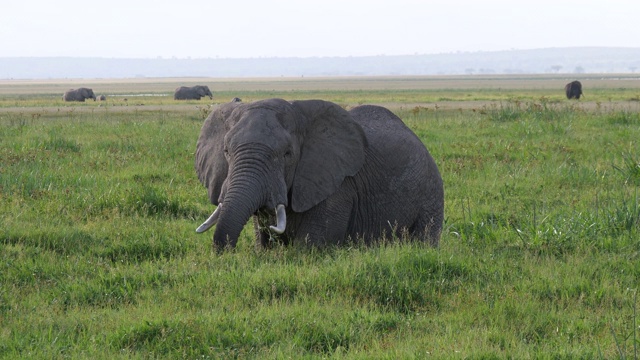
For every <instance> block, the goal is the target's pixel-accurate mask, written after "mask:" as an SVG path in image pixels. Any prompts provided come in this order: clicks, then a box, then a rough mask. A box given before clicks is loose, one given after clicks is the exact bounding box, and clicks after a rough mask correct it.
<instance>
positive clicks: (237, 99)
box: [231, 97, 242, 102]
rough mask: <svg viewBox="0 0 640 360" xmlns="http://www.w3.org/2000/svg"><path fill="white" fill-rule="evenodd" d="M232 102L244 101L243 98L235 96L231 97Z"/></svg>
mask: <svg viewBox="0 0 640 360" xmlns="http://www.w3.org/2000/svg"><path fill="white" fill-rule="evenodd" d="M231 102H242V99H240V98H239V97H234V98H233V99H231Z"/></svg>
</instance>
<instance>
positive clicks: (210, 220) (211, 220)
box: [196, 205, 221, 234]
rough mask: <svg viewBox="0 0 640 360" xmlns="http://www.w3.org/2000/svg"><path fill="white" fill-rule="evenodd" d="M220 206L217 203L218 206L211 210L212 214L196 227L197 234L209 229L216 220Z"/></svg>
mask: <svg viewBox="0 0 640 360" xmlns="http://www.w3.org/2000/svg"><path fill="white" fill-rule="evenodd" d="M220 206H221V205H218V207H217V208H216V209H215V210H214V211H213V214H211V216H209V218H208V219H207V220H205V222H203V223H202V225H200V226H198V228H197V229H196V232H197V233H198V234H200V233H203V232H205V231H207V230H209V229H211V227H212V226H213V225H215V224H216V223H217V222H218V216H219V215H220Z"/></svg>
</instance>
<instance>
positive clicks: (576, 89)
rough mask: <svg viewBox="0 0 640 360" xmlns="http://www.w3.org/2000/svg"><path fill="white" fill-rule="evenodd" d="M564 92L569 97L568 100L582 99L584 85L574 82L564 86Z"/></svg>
mask: <svg viewBox="0 0 640 360" xmlns="http://www.w3.org/2000/svg"><path fill="white" fill-rule="evenodd" d="M564 92H565V94H566V95H567V99H580V96H581V95H582V84H581V83H580V81H578V80H576V81H572V82H570V83H568V84H567V85H565V86H564Z"/></svg>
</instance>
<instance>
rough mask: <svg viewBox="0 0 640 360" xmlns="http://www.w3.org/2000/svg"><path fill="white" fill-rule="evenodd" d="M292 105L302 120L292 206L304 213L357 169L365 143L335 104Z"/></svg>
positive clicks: (360, 131)
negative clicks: (300, 114) (301, 138)
mask: <svg viewBox="0 0 640 360" xmlns="http://www.w3.org/2000/svg"><path fill="white" fill-rule="evenodd" d="M291 104H292V106H293V107H294V108H296V109H297V110H298V111H299V112H300V113H302V115H303V117H304V119H305V120H304V122H305V124H303V127H304V130H303V131H304V135H303V140H302V143H303V145H302V149H301V153H300V160H299V162H298V166H297V168H296V171H295V175H294V178H293V186H292V190H291V207H292V209H293V210H294V211H296V212H304V211H307V210H309V209H310V208H312V207H313V206H315V205H317V204H318V203H320V202H321V201H323V200H324V199H326V198H327V197H329V196H330V195H331V194H333V193H334V192H336V191H337V190H338V188H339V187H340V185H341V184H342V182H343V181H344V179H345V177H347V176H353V175H355V174H356V173H357V172H358V171H359V170H360V168H361V167H362V165H363V164H364V159H365V148H366V146H367V140H366V137H365V134H364V130H363V129H362V127H361V126H360V125H359V124H358V123H357V122H356V121H355V120H354V119H353V118H352V117H351V115H350V114H349V113H348V112H347V111H346V110H344V109H343V108H341V107H339V106H338V105H336V104H333V103H330V102H326V101H321V100H306V101H294V102H292V103H291Z"/></svg>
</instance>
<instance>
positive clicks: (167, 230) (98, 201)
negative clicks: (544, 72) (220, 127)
mask: <svg viewBox="0 0 640 360" xmlns="http://www.w3.org/2000/svg"><path fill="white" fill-rule="evenodd" d="M470 91H471V90H470ZM474 91H475V90H474ZM479 93H480V94H479V95H478V97H482V96H483V95H482V91H479ZM411 94H412V92H402V91H399V92H393V93H390V94H388V97H389V98H392V99H393V100H392V101H393V102H397V103H399V104H400V106H398V107H397V108H395V110H394V111H395V112H396V113H397V114H398V115H399V116H401V117H402V118H403V119H405V122H406V123H407V124H408V125H409V126H410V127H411V128H412V129H413V130H414V131H415V132H416V133H417V134H418V136H419V137H420V138H421V139H422V140H423V141H424V142H425V144H426V145H427V146H428V148H429V150H430V151H431V153H432V155H433V156H434V158H435V159H436V162H437V163H438V166H439V168H440V171H441V173H442V175H443V178H444V183H445V192H446V204H445V205H446V211H445V212H446V219H445V229H444V233H443V236H442V240H441V246H440V248H438V249H432V248H429V247H428V246H426V245H422V244H419V243H418V244H416V243H410V244H403V243H398V242H396V241H394V240H395V239H389V241H388V242H387V243H385V244H382V245H380V246H374V247H370V248H366V247H362V246H359V245H354V246H351V247H348V248H338V249H326V250H322V251H320V250H314V249H307V248H304V247H302V246H291V247H276V248H274V249H271V250H266V251H259V250H256V249H255V248H254V246H253V241H252V239H251V235H250V234H251V233H252V232H251V229H250V228H249V227H247V229H245V231H244V232H243V234H242V236H241V239H240V241H239V244H238V248H237V249H236V250H235V251H232V252H226V253H224V254H221V255H218V254H216V253H215V252H214V251H213V250H212V247H211V234H210V233H209V234H207V235H197V234H195V231H194V230H195V228H196V227H197V226H198V225H199V224H200V222H201V221H202V220H203V219H205V218H206V217H207V216H208V215H209V213H210V211H211V210H212V207H211V206H210V205H209V204H208V202H207V199H206V198H207V196H206V190H205V189H204V188H202V186H201V185H200V184H199V182H198V180H197V177H196V175H195V171H194V168H193V156H194V155H193V154H194V149H195V142H196V140H197V136H198V132H199V129H200V126H201V124H202V118H203V115H204V114H206V112H207V111H208V108H205V106H206V105H205V104H204V103H202V104H197V103H196V105H197V106H187V107H177V106H176V105H175V104H174V105H172V104H169V103H167V104H164V103H161V102H160V100H157V99H156V100H153V101H159V102H158V104H159V105H161V106H160V107H154V108H152V109H145V107H140V109H136V110H131V109H126V110H125V109H124V108H113V107H110V106H106V107H100V108H97V107H96V108H95V109H93V110H89V111H87V110H83V109H77V110H76V108H78V107H79V108H82V107H85V106H93V105H94V104H92V103H89V105H87V104H77V105H74V106H70V107H68V108H61V109H60V110H58V109H57V108H56V104H54V103H53V102H52V101H57V99H56V100H47V99H46V96H45V97H37V96H34V97H33V98H32V99H31V100H25V101H32V102H33V104H41V106H43V109H42V110H39V111H33V110H29V111H20V110H19V109H17V110H14V111H5V112H0V358H7V359H13V358H38V359H40V358H65V357H70V358H96V359H113V358H190V359H191V358H256V359H258V358H344V359H352V358H355V359H371V358H373V359H376V358H377V359H398V358H409V359H413V358H425V357H429V356H431V357H433V358H607V359H609V358H637V356H638V351H637V345H638V337H637V331H636V330H637V315H636V311H637V310H636V309H637V296H636V293H637V290H638V278H639V276H640V259H639V254H640V240H639V239H640V202H639V198H640V194H639V191H638V186H639V185H640V171H639V170H638V169H639V168H640V144H639V142H638V139H640V121H639V120H638V111H637V108H635V107H634V106H633V104H631V105H629V106H624V107H619V106H617V105H611V104H608V103H606V102H604V103H603V104H600V105H598V106H596V107H593V106H587V105H585V104H583V103H576V102H568V101H560V100H554V99H552V96H551V95H544V94H542V95H541V94H540V93H535V94H530V93H528V90H527V91H524V90H523V91H522V92H518V91H516V90H512V93H511V94H510V95H509V97H506V98H504V99H502V100H498V102H496V103H492V104H486V105H483V106H480V107H469V108H465V107H461V109H459V110H452V109H438V108H435V107H433V106H424V107H416V106H414V104H413V103H414V101H415V100H416V98H414V97H413V95H411ZM261 95H263V93H259V94H257V95H256V97H258V96H261ZM279 95H282V96H283V97H285V98H304V97H305V96H307V95H308V96H310V97H311V96H312V95H317V94H315V93H314V94H310V93H305V92H301V93H299V92H294V93H290V94H288V93H282V94H279ZM325 95H326V96H327V97H328V98H329V99H328V100H333V101H337V102H339V103H341V104H344V105H345V106H354V105H357V104H358V103H361V102H369V100H375V99H376V98H375V97H373V96H372V94H371V93H367V94H366V95H364V94H363V93H361V92H358V91H354V92H352V93H351V92H346V91H345V92H340V93H335V92H333V93H326V94H325ZM380 96H382V93H381V94H380ZM438 96H440V97H450V96H451V94H448V93H447V92H446V91H443V92H442V93H440V94H437V92H435V91H434V97H438ZM602 96H603V97H604V96H606V94H605V93H604V92H603V95H602ZM313 97H316V96H313ZM373 102H375V101H373ZM460 102H461V103H464V101H460ZM403 104H406V106H405V105H403ZM191 105H193V104H191ZM35 106H40V105H35ZM198 106H199V107H198Z"/></svg>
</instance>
